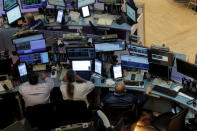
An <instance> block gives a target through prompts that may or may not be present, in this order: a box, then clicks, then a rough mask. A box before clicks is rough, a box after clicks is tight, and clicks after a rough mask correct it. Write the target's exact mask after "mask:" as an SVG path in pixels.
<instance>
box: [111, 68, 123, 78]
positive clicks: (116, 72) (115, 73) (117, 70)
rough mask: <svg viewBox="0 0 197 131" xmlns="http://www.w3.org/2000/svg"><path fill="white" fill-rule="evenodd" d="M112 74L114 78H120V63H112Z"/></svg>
mask: <svg viewBox="0 0 197 131" xmlns="http://www.w3.org/2000/svg"><path fill="white" fill-rule="evenodd" d="M113 76H114V79H117V78H122V67H121V65H114V66H113Z"/></svg>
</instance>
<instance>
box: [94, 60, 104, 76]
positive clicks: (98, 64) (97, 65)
mask: <svg viewBox="0 0 197 131" xmlns="http://www.w3.org/2000/svg"><path fill="white" fill-rule="evenodd" d="M94 64H95V65H94V71H95V73H97V74H99V75H101V73H102V62H101V61H100V60H95V63H94Z"/></svg>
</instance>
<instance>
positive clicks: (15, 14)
mask: <svg viewBox="0 0 197 131" xmlns="http://www.w3.org/2000/svg"><path fill="white" fill-rule="evenodd" d="M6 14H7V18H8V23H9V24H12V23H13V22H15V21H17V20H18V19H20V18H21V11H20V7H19V6H16V7H14V8H12V9H10V10H9V11H7V12H6Z"/></svg>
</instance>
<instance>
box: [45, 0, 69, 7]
mask: <svg viewBox="0 0 197 131" xmlns="http://www.w3.org/2000/svg"><path fill="white" fill-rule="evenodd" d="M62 1H63V2H64V5H55V4H50V2H49V0H47V4H48V5H52V6H59V7H66V2H65V0H62Z"/></svg>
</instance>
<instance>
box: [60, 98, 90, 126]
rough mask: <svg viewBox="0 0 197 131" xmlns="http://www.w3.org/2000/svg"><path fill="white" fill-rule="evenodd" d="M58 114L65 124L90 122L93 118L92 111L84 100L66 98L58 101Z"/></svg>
mask: <svg viewBox="0 0 197 131" xmlns="http://www.w3.org/2000/svg"><path fill="white" fill-rule="evenodd" d="M56 115H57V118H58V119H59V121H60V122H63V123H65V124H74V123H80V122H89V121H90V119H91V111H89V110H88V108H87V105H86V103H85V102H84V101H74V100H64V101H61V102H59V103H56Z"/></svg>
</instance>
